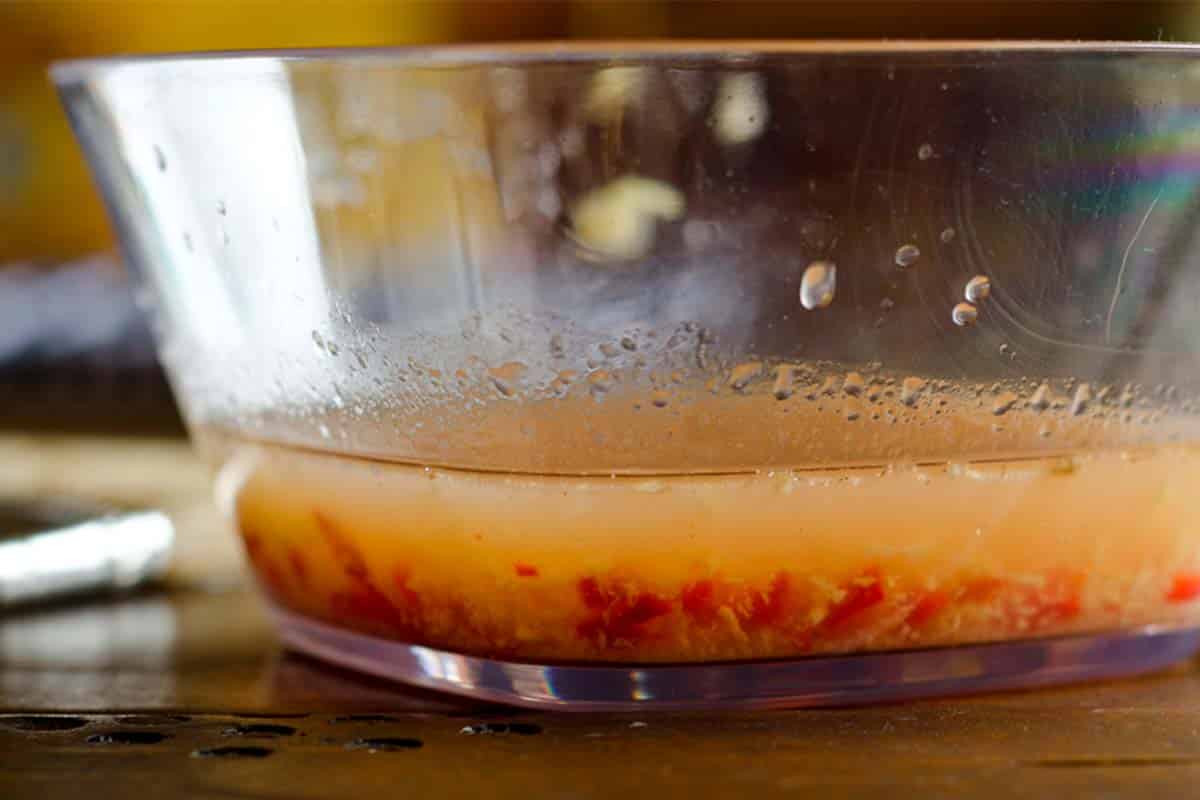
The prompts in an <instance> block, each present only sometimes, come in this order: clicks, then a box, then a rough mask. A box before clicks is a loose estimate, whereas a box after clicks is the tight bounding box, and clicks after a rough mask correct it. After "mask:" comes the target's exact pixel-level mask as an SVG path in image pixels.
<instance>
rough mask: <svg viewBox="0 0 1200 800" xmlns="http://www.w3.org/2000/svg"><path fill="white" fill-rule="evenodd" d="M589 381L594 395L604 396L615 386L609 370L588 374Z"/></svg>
mask: <svg viewBox="0 0 1200 800" xmlns="http://www.w3.org/2000/svg"><path fill="white" fill-rule="evenodd" d="M587 379H588V383H589V384H591V387H592V394H597V395H599V394H604V393H605V392H607V391H608V390H609V389H611V388H612V385H613V377H612V375H611V374H610V373H609V372H608V371H607V370H603V369H598V370H596V371H595V372H591V373H588V377H587Z"/></svg>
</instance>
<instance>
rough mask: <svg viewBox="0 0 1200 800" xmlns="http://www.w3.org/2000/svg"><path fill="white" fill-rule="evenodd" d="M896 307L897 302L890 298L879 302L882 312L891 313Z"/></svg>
mask: <svg viewBox="0 0 1200 800" xmlns="http://www.w3.org/2000/svg"><path fill="white" fill-rule="evenodd" d="M895 307H896V301H895V300H893V299H892V298H890V297H885V298H883V299H882V300H880V301H879V310H880V311H891V310H892V309H893V308H895Z"/></svg>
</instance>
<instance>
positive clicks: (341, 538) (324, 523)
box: [313, 511, 367, 579]
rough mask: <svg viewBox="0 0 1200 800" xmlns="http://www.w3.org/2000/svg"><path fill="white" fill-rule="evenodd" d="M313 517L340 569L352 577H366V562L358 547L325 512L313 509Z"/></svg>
mask: <svg viewBox="0 0 1200 800" xmlns="http://www.w3.org/2000/svg"><path fill="white" fill-rule="evenodd" d="M313 518H314V519H315V520H316V521H317V528H318V529H319V530H320V531H321V535H322V536H324V537H325V541H326V542H327V543H328V544H329V548H330V549H331V550H333V557H334V558H335V559H336V560H337V562H338V563H339V564H340V565H341V567H342V571H343V572H345V573H346V575H348V576H349V577H350V578H352V579H366V577H367V562H366V560H365V559H364V558H363V557H362V553H360V552H359V551H358V548H357V547H355V546H354V544H353V543H352V542H351V541H350V540H349V539H347V538H346V535H345V534H344V533H342V531H341V529H339V528H338V526H337V525H335V524H334V522H333V520H331V519H330V518H329V517H327V516H325V514H323V513H322V512H320V511H313Z"/></svg>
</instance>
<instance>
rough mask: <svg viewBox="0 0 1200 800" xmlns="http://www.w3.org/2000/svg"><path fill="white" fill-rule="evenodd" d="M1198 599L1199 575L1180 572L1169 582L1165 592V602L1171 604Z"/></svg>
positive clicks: (1199, 594)
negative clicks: (1168, 588)
mask: <svg viewBox="0 0 1200 800" xmlns="http://www.w3.org/2000/svg"><path fill="white" fill-rule="evenodd" d="M1197 597H1200V573H1197V572H1181V573H1179V574H1178V575H1176V576H1175V580H1174V581H1172V582H1171V589H1170V590H1169V591H1168V592H1167V601H1168V602H1171V603H1188V602H1191V601H1192V600H1195V599H1196V598H1197Z"/></svg>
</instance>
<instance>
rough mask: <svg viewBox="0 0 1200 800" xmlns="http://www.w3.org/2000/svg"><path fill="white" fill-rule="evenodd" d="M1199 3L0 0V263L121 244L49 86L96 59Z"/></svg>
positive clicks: (921, 20)
mask: <svg viewBox="0 0 1200 800" xmlns="http://www.w3.org/2000/svg"><path fill="white" fill-rule="evenodd" d="M1197 8H1198V4H1197V3H1195V2H1104V1H1102V0H1054V1H1053V2H1038V1H1036V0H1035V1H1031V0H1009V2H986V1H985V0H956V1H954V2H946V1H944V0H937V1H934V0H929V1H927V2H919V1H918V0H884V1H882V2H862V1H860V0H843V2H805V1H804V0H774V1H773V2H757V1H755V0H746V1H745V2H736V0H709V1H708V2H682V1H681V2H669V1H668V0H661V1H660V2H633V1H632V0H629V1H627V2H617V1H614V0H607V1H601V0H560V1H559V2H548V1H543V2H530V1H528V0H526V1H525V2H507V1H506V0H491V2H454V0H444V1H443V2H416V1H415V0H414V1H406V0H392V1H391V2H386V1H385V0H340V1H338V2H334V1H332V0H330V1H328V2H326V1H321V0H290V1H287V0H157V1H151V0H0V263H3V262H6V261H12V260H18V259H46V260H56V259H64V258H71V257H75V256H79V255H82V254H85V253H88V252H92V251H95V250H98V249H106V248H109V247H111V235H110V233H109V231H108V225H107V221H106V219H105V217H104V213H103V210H102V209H101V207H100V203H99V201H98V199H97V198H96V196H95V193H94V190H93V188H92V185H91V181H90V178H89V177H88V175H87V172H86V170H85V168H84V165H83V162H82V159H81V157H80V156H79V153H78V150H77V148H76V145H75V143H74V141H73V140H72V138H71V134H70V131H69V129H68V128H67V125H66V121H65V118H64V117H63V114H62V112H61V110H60V109H59V106H58V102H57V99H56V98H55V96H54V93H53V90H52V89H51V87H50V85H49V83H48V81H47V78H46V67H47V66H48V64H49V63H50V62H51V61H54V60H56V59H62V58H72V57H79V56H92V55H112V54H126V53H149V52H169V51H189V50H212V49H238V48H262V47H306V46H343V45H386V44H413V43H434V42H455V41H459V42H461V41H489V40H511V39H550V38H559V39H561V38H581V37H588V38H618V37H667V36H672V37H705V38H718V37H755V38H759V37H770V38H784V37H864V38H873V37H881V36H887V37H892V38H899V37H937V38H947V37H954V38H1023V37H1034V38H1067V39H1156V38H1169V39H1187V38H1190V37H1191V36H1192V35H1193V34H1194V31H1195V27H1194V25H1195V20H1197V19H1200V13H1198V11H1197Z"/></svg>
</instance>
